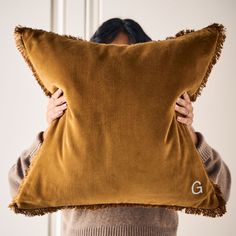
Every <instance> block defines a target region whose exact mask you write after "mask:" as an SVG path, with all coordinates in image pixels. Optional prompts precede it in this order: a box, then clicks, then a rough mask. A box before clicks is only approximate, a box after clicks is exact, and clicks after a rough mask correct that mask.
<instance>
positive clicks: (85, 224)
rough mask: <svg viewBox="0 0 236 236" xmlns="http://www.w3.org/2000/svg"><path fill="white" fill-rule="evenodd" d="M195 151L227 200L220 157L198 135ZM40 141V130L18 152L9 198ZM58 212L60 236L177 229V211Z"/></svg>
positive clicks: (169, 235) (150, 234)
mask: <svg viewBox="0 0 236 236" xmlns="http://www.w3.org/2000/svg"><path fill="white" fill-rule="evenodd" d="M196 134H197V137H198V142H197V144H196V148H197V150H198V151H199V153H200V155H201V158H202V161H203V163H204V166H205V169H206V171H207V173H208V175H209V177H210V178H211V179H212V180H213V181H214V182H215V183H217V184H218V185H219V186H220V187H221V189H222V193H223V195H224V197H225V200H226V201H228V200H229V196H230V188H231V175H230V171H229V168H228V166H227V165H226V164H225V162H224V161H223V160H222V158H221V156H220V154H219V153H218V152H217V151H216V150H215V149H213V148H212V147H211V146H210V145H209V144H208V143H207V142H206V140H205V137H204V136H203V134H202V133H201V132H196ZM42 142H43V131H40V132H38V133H37V135H36V137H35V140H34V141H33V143H32V144H31V145H30V146H29V148H28V149H25V150H23V151H22V152H21V154H20V156H19V157H18V159H17V161H16V163H15V164H14V165H13V166H12V167H11V168H10V170H9V174H8V180H9V187H10V193H11V196H12V197H13V196H14V195H15V194H16V193H17V189H18V187H19V185H20V182H21V181H22V179H23V177H24V175H25V171H26V169H27V168H28V167H29V164H30V161H31V159H32V158H33V154H34V153H35V152H36V151H37V150H38V149H39V148H40V146H41V144H42ZM61 213H62V222H61V223H62V236H82V235H83V236H89V235H90V236H91V235H93V236H108V235H109V236H127V235H132V236H144V235H145V236H154V235H155V236H164V235H165V236H175V235H177V228H178V213H177V211H174V210H170V209H166V208H146V207H138V206H130V207H127V206H121V207H115V208H112V207H111V208H101V209H96V210H89V209H65V210H62V211H61Z"/></svg>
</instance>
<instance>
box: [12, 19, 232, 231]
mask: <svg viewBox="0 0 236 236" xmlns="http://www.w3.org/2000/svg"><path fill="white" fill-rule="evenodd" d="M90 41H92V42H97V43H112V44H133V43H139V42H147V41H151V38H149V37H148V36H147V35H146V33H145V32H144V31H143V29H142V28H141V26H140V25H139V24H138V23H137V22H135V21H133V20H131V19H124V20H122V19H120V18H113V19H110V20H107V21H106V22H104V23H103V24H102V25H101V26H100V27H99V28H98V30H97V31H96V32H95V33H94V35H93V36H92V37H91V39H90ZM66 109H67V104H66V100H65V97H64V96H63V91H62V90H61V89H58V90H57V91H56V92H55V93H54V94H53V95H52V96H51V98H50V99H49V103H48V106H47V114H46V119H47V123H48V125H50V123H51V122H52V121H53V120H54V119H58V118H60V117H61V116H63V114H64V112H66ZM175 111H177V112H179V113H180V114H182V115H183V116H177V120H178V122H181V123H183V124H185V125H186V126H187V127H188V130H189V132H190V135H191V138H192V141H193V143H194V144H195V146H196V148H197V150H198V151H199V153H200V155H201V157H202V160H203V163H204V166H205V168H206V171H207V173H208V175H209V177H210V178H211V179H212V180H213V181H214V182H215V183H217V184H218V185H219V186H220V187H221V190H222V193H223V194H224V197H225V199H226V201H228V199H229V195H230V188H231V175H230V171H229V169H228V167H227V165H226V164H225V163H224V161H223V160H222V158H221V156H220V154H219V153H218V152H217V151H216V150H215V149H213V148H212V147H211V146H210V145H209V144H208V143H207V142H206V140H205V137H204V135H203V134H202V133H201V132H196V131H195V130H194V128H193V127H192V123H193V117H194V115H193V106H192V104H191V101H190V98H189V96H188V94H187V93H184V94H183V95H182V96H181V97H179V98H178V99H177V101H176V106H175ZM46 135H47V129H46V130H45V131H40V132H39V133H38V134H37V135H36V139H35V140H34V142H33V143H32V144H31V146H30V147H29V148H28V149H27V151H24V152H22V153H21V155H20V156H19V157H18V159H17V162H16V164H15V165H14V166H12V168H11V169H10V171H9V184H10V189H11V194H12V196H14V195H15V193H16V192H17V189H18V187H19V185H20V182H21V180H22V179H23V177H24V174H25V171H26V169H27V168H28V167H29V164H30V160H31V157H33V154H34V153H35V152H36V151H37V150H38V149H39V148H40V146H41V144H42V142H43V140H44V138H45V137H46ZM177 228H178V213H177V212H176V211H174V210H170V209H165V208H143V207H138V206H132V207H131V206H130V207H127V206H125V207H124V206H121V207H115V208H113V207H111V208H101V209H96V210H94V211H91V210H85V209H81V210H78V209H65V210H62V235H63V236H79V235H84V236H86V235H94V236H98V235H110V236H113V235H116V236H118V235H131V234H132V235H137V236H142V235H166V236H167V235H168V236H174V235H176V234H177ZM91 233H92V234H91Z"/></svg>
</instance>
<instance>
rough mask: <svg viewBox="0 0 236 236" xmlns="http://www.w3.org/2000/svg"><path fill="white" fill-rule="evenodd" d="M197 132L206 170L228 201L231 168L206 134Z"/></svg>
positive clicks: (198, 147) (199, 149) (198, 144)
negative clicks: (209, 141) (206, 137)
mask: <svg viewBox="0 0 236 236" xmlns="http://www.w3.org/2000/svg"><path fill="white" fill-rule="evenodd" d="M195 133H196V134H197V137H198V142H197V144H196V148H197V150H198V152H199V153H200V155H201V158H202V160H203V163H204V166H205V169H206V172H207V174H208V176H209V178H211V179H212V180H213V182H214V183H216V184H218V185H219V186H220V188H221V191H222V194H223V196H224V198H225V200H226V201H228V200H229V196H230V189H231V174H230V170H229V168H228V166H227V165H226V163H225V162H224V161H223V160H222V158H221V156H220V154H219V153H218V152H217V151H216V150H215V149H214V148H212V147H211V146H210V145H209V144H208V143H207V142H206V140H205V137H204V135H203V134H202V133H201V132H195Z"/></svg>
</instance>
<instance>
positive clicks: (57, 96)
mask: <svg viewBox="0 0 236 236" xmlns="http://www.w3.org/2000/svg"><path fill="white" fill-rule="evenodd" d="M62 92H63V91H62V89H61V88H58V89H57V90H56V91H55V93H53V94H52V96H51V97H50V99H49V102H48V106H47V114H46V119H47V123H48V126H49V125H50V124H51V122H52V121H53V120H55V119H57V118H59V117H61V116H62V115H63V114H64V110H65V109H66V108H67V103H66V99H65V97H64V96H63V95H62V96H61V94H62ZM47 129H48V128H47ZM47 129H46V130H45V131H44V132H43V139H45V137H46V134H47Z"/></svg>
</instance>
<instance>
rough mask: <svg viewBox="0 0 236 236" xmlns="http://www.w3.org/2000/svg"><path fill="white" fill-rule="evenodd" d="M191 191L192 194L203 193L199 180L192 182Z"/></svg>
mask: <svg viewBox="0 0 236 236" xmlns="http://www.w3.org/2000/svg"><path fill="white" fill-rule="evenodd" d="M192 193H193V194H200V193H203V189H202V184H201V182H200V181H198V180H197V181H195V182H194V183H193V184H192Z"/></svg>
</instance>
